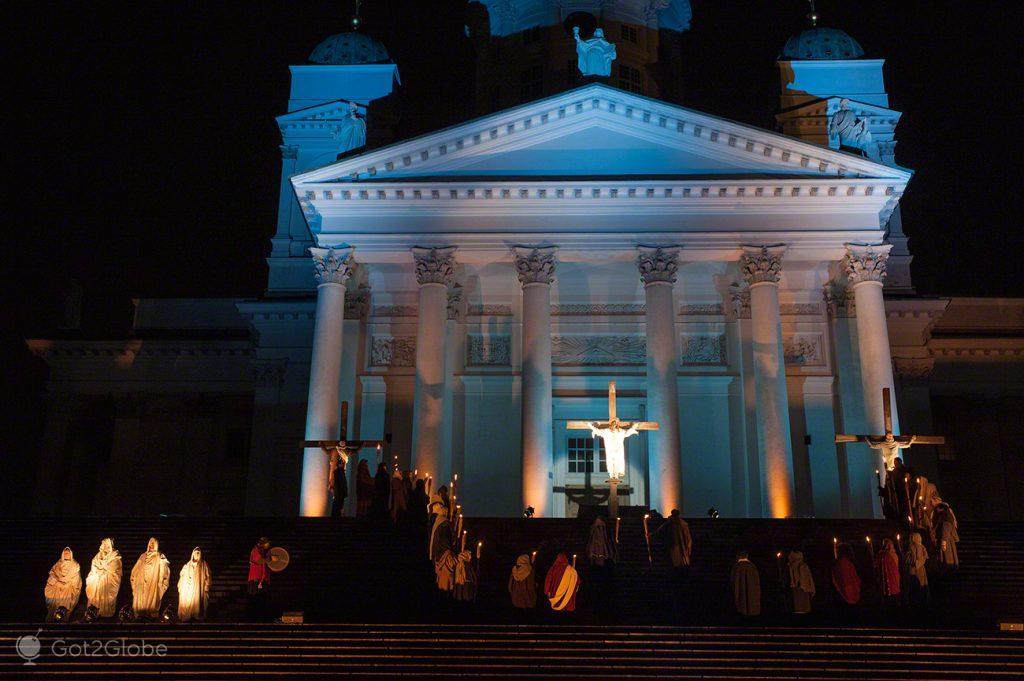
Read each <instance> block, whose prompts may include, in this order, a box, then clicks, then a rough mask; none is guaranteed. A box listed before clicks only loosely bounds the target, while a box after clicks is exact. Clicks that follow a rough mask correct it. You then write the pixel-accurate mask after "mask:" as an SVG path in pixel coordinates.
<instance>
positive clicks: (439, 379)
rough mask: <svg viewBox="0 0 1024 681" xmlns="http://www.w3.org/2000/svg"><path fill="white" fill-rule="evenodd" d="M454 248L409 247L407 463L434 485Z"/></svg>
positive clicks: (438, 471) (443, 471)
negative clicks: (414, 285)
mask: <svg viewBox="0 0 1024 681" xmlns="http://www.w3.org/2000/svg"><path fill="white" fill-rule="evenodd" d="M454 254H455V248H454V247H447V248H413V249H412V256H413V260H414V261H415V263H416V281H417V282H418V283H419V285H420V293H419V310H418V315H419V316H418V318H417V321H416V393H415V396H414V398H413V418H412V441H413V446H412V466H413V468H418V469H419V470H420V471H421V472H422V473H424V474H429V475H432V476H434V480H435V481H436V485H435V489H436V488H437V486H439V485H441V484H443V482H444V481H446V480H447V479H448V475H449V473H450V471H449V470H448V465H449V462H447V461H442V460H441V450H442V443H441V433H442V432H443V425H444V383H445V373H446V370H445V359H444V358H445V352H444V333H445V324H446V321H447V319H448V286H449V285H450V284H451V283H452V280H453V279H454V276H455V256H454Z"/></svg>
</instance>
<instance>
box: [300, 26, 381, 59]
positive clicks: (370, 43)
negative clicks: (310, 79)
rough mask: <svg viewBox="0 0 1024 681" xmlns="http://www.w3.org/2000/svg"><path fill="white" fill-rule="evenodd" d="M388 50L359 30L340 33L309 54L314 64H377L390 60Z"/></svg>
mask: <svg viewBox="0 0 1024 681" xmlns="http://www.w3.org/2000/svg"><path fill="white" fill-rule="evenodd" d="M388 59H389V57H388V51H387V50H386V49H384V46H383V45H381V44H380V43H379V42H377V41H376V40H374V39H373V38H371V37H370V36H368V35H366V34H365V33H359V32H358V31H349V32H346V33H338V34H336V35H332V36H331V37H329V38H327V39H326V40H324V41H323V42H322V43H320V44H319V45H317V46H316V49H315V50H313V53H312V54H311V55H309V61H311V62H313V63H314V64H336V65H346V66H349V65H352V64H377V63H380V62H386V61H388Z"/></svg>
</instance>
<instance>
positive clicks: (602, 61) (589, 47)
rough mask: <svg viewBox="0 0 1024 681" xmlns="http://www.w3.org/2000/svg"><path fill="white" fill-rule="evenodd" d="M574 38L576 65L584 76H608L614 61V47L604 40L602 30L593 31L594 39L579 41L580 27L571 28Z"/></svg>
mask: <svg viewBox="0 0 1024 681" xmlns="http://www.w3.org/2000/svg"><path fill="white" fill-rule="evenodd" d="M572 35H573V37H574V38H576V55H577V59H576V64H577V66H579V69H580V73H582V74H583V75H584V76H610V75H611V74H612V62H613V61H615V56H616V55H615V45H614V44H612V43H610V42H608V41H607V40H605V39H604V30H603V29H600V28H599V29H597V30H595V31H594V37H593V38H590V39H588V40H580V27H579V26H573V27H572Z"/></svg>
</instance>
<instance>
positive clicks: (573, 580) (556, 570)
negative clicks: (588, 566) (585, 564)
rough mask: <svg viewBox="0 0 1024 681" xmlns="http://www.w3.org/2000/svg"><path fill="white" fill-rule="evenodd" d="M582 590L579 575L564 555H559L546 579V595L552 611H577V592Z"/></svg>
mask: <svg viewBox="0 0 1024 681" xmlns="http://www.w3.org/2000/svg"><path fill="white" fill-rule="evenodd" d="M579 588H580V578H579V574H578V573H577V572H576V568H574V567H573V566H572V565H570V564H569V559H568V558H566V557H565V554H564V553H560V554H558V557H557V558H555V562H554V564H553V565H552V566H551V569H549V570H548V575H547V577H546V578H545V579H544V595H545V596H547V597H548V600H549V601H550V602H551V609H552V610H564V611H565V612H573V611H574V610H576V592H577V591H579Z"/></svg>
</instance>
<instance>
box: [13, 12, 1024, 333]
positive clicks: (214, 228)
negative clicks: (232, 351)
mask: <svg viewBox="0 0 1024 681" xmlns="http://www.w3.org/2000/svg"><path fill="white" fill-rule="evenodd" d="M1022 4H1024V3H1019V2H893V1H891V0H890V1H882V0H858V1H857V2H845V1H842V0H821V1H820V2H819V11H820V13H821V15H822V17H823V23H824V24H826V25H834V26H839V27H842V28H844V29H845V30H847V31H848V32H849V33H850V34H851V35H853V36H854V37H855V38H857V39H858V40H859V41H860V42H861V44H862V45H863V46H864V47H865V49H866V51H867V54H868V56H881V57H885V58H886V59H887V60H888V63H887V65H886V80H887V86H888V91H889V93H890V97H891V101H892V105H893V106H894V108H897V109H899V110H902V111H903V112H904V116H903V121H902V122H901V124H900V127H899V128H898V130H897V135H898V139H899V140H900V144H899V147H898V148H897V158H898V159H899V161H900V162H901V163H902V164H903V165H905V166H907V167H909V168H913V169H914V170H915V171H916V173H917V174H916V176H915V178H914V180H913V181H912V183H911V185H910V188H909V190H908V192H907V194H906V195H905V197H904V198H903V202H902V205H903V210H904V222H905V230H906V232H907V233H908V235H909V236H910V237H911V250H912V252H913V253H914V254H915V256H916V260H915V263H914V278H915V283H916V285H917V288H918V290H919V291H920V292H921V293H924V294H960V295H1018V296H1019V295H1024V277H1022V276H1020V273H1019V271H1018V270H1017V269H1016V268H1015V267H1014V266H1013V262H1014V261H1020V255H1019V254H1020V252H1021V251H1020V250H1019V249H1020V247H1021V246H1022V245H1024V241H1022V239H1021V237H1020V222H1021V220H1020V217H1021V210H1020V193H1019V189H1018V184H1019V183H1018V182H1017V180H1018V178H1019V175H1020V171H1019V169H1018V168H1019V153H1020V144H1019V131H1020V121H1019V118H1018V117H1017V116H1016V114H1017V112H1018V111H1019V109H1017V108H1014V107H1012V106H1011V104H1010V101H1011V100H1014V99H1019V94H1020V91H1021V84H1022V83H1021V80H1022V79H1021V73H1020V72H1021V69H1020V63H1021V56H1022V55H1021V49H1020V27H1021V26H1024V20H1022V19H1024V13H1022V11H1021V5H1022ZM463 6H464V5H463V2H461V1H460V0H418V1H411V0H391V1H390V2H387V1H384V0H367V1H366V2H365V3H364V26H365V30H366V31H367V32H369V33H371V34H372V35H374V36H375V37H377V38H379V39H380V40H381V41H382V42H384V43H385V44H386V45H387V47H388V49H389V51H390V52H391V54H392V57H393V58H394V59H395V61H396V62H397V63H398V64H399V68H400V70H401V73H402V88H401V95H400V96H401V107H402V119H401V123H400V129H399V137H408V136H410V135H414V134H418V133H422V132H426V131H429V130H431V129H434V128H438V127H443V126H445V125H449V124H451V123H454V122H457V121H459V120H464V119H466V118H468V117H470V116H471V112H470V111H468V110H467V108H466V107H467V99H468V98H466V97H464V96H463V95H462V94H461V93H463V92H465V91H466V88H468V87H469V83H470V82H471V80H472V76H471V68H472V57H471V54H472V53H471V50H470V47H469V45H468V41H466V40H464V39H463V37H462V24H463ZM693 7H694V19H693V28H692V29H691V31H690V32H689V33H688V34H687V35H686V36H685V47H684V50H685V62H686V76H685V91H686V101H684V102H683V104H684V105H686V106H690V107H692V108H696V109H700V110H703V111H707V112H710V113H714V114H718V115H722V116H725V117H728V118H733V119H736V120H740V121H744V122H749V123H752V124H755V125H760V126H764V127H771V125H772V122H773V119H772V114H773V113H774V110H775V106H776V102H777V99H776V97H777V75H776V71H775V67H774V63H773V62H774V59H775V57H776V56H777V54H778V52H779V50H780V49H781V46H782V45H783V43H784V42H785V40H786V38H787V37H788V36H789V35H791V34H792V33H794V32H796V31H797V30H799V28H801V27H802V26H803V25H804V23H805V19H804V15H805V13H806V4H805V3H804V2H803V0H779V1H773V2H769V1H760V2H754V1H751V0H693ZM350 11H351V3H350V2H337V1H334V2H327V1H323V0H320V1H317V2H303V1H297V0H293V1H290V2H280V1H278V2H211V1H206V2H181V3H155V2H147V3H123V2H116V3H115V2H109V3H83V2H78V3H26V2H11V3H6V4H5V5H4V9H3V12H4V13H5V14H6V16H4V17H3V19H4V20H5V25H6V26H7V27H8V28H7V35H6V36H5V41H4V45H3V49H4V50H5V51H6V53H7V54H6V55H5V59H4V63H5V65H6V69H5V72H6V75H7V76H8V78H9V85H8V87H7V88H6V93H7V94H8V97H6V100H7V101H6V106H5V107H4V113H5V114H6V116H7V117H8V118H9V119H10V120H9V121H8V124H7V125H6V126H5V130H6V131H7V135H8V138H9V141H8V144H7V146H6V149H5V152H6V154H5V156H6V160H7V162H8V163H9V164H10V166H11V168H12V169H13V170H14V172H15V178H16V181H15V182H13V183H9V184H8V189H9V191H11V192H13V194H12V195H11V196H10V198H9V200H8V201H6V202H5V213H6V216H5V217H6V223H7V224H6V227H7V229H6V230H5V233H7V234H8V235H9V236H8V243H7V244H6V246H7V247H6V248H5V249H4V254H5V256H6V259H7V260H9V262H7V263H6V264H5V267H4V273H5V275H6V276H5V278H10V284H9V285H7V286H5V289H6V291H8V292H9V293H11V292H13V293H14V304H13V305H12V306H9V309H8V319H9V320H11V321H13V322H14V324H13V327H12V330H13V331H14V334H13V337H14V338H16V337H18V336H21V335H24V334H28V333H37V332H39V331H40V330H42V329H41V328H40V327H45V324H46V319H47V316H46V315H45V314H41V309H46V308H47V307H48V305H49V304H50V303H51V302H52V299H53V297H54V290H55V289H56V288H59V287H60V285H61V283H62V281H64V280H65V279H68V278H72V277H73V278H76V279H78V280H79V281H81V283H82V284H83V286H84V289H85V303H86V305H85V313H86V326H87V330H89V329H91V330H93V331H94V332H96V333H107V332H110V331H116V330H117V329H118V327H119V325H117V324H114V325H112V324H110V321H111V320H115V319H123V318H124V317H123V313H124V312H125V310H126V309H127V298H128V297H129V296H133V295H175V296H187V295H216V296H220V295H227V296H253V295H258V294H259V293H260V291H261V290H262V287H263V283H264V277H265V266H264V264H263V257H264V256H265V255H266V253H267V252H268V251H269V238H270V236H271V234H272V232H273V228H274V220H275V210H276V204H277V197H276V192H277V186H278V185H277V182H278V172H279V167H280V166H279V153H278V150H277V145H278V144H279V142H280V140H279V137H278V133H277V131H276V128H275V126H274V123H273V116H274V115H276V114H279V113H282V112H283V111H284V108H285V103H286V98H287V92H288V70H287V66H288V65H289V64H292V63H303V62H304V61H305V58H306V57H307V55H308V53H309V52H310V50H311V49H312V48H313V46H314V45H316V44H317V43H318V42H319V41H320V40H321V39H323V38H324V37H325V36H327V35H328V34H330V33H334V32H337V31H340V30H344V28H345V26H346V23H347V17H348V15H349V13H350ZM1011 116H1013V118H1011ZM1011 241H1013V242H1014V243H1011Z"/></svg>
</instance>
